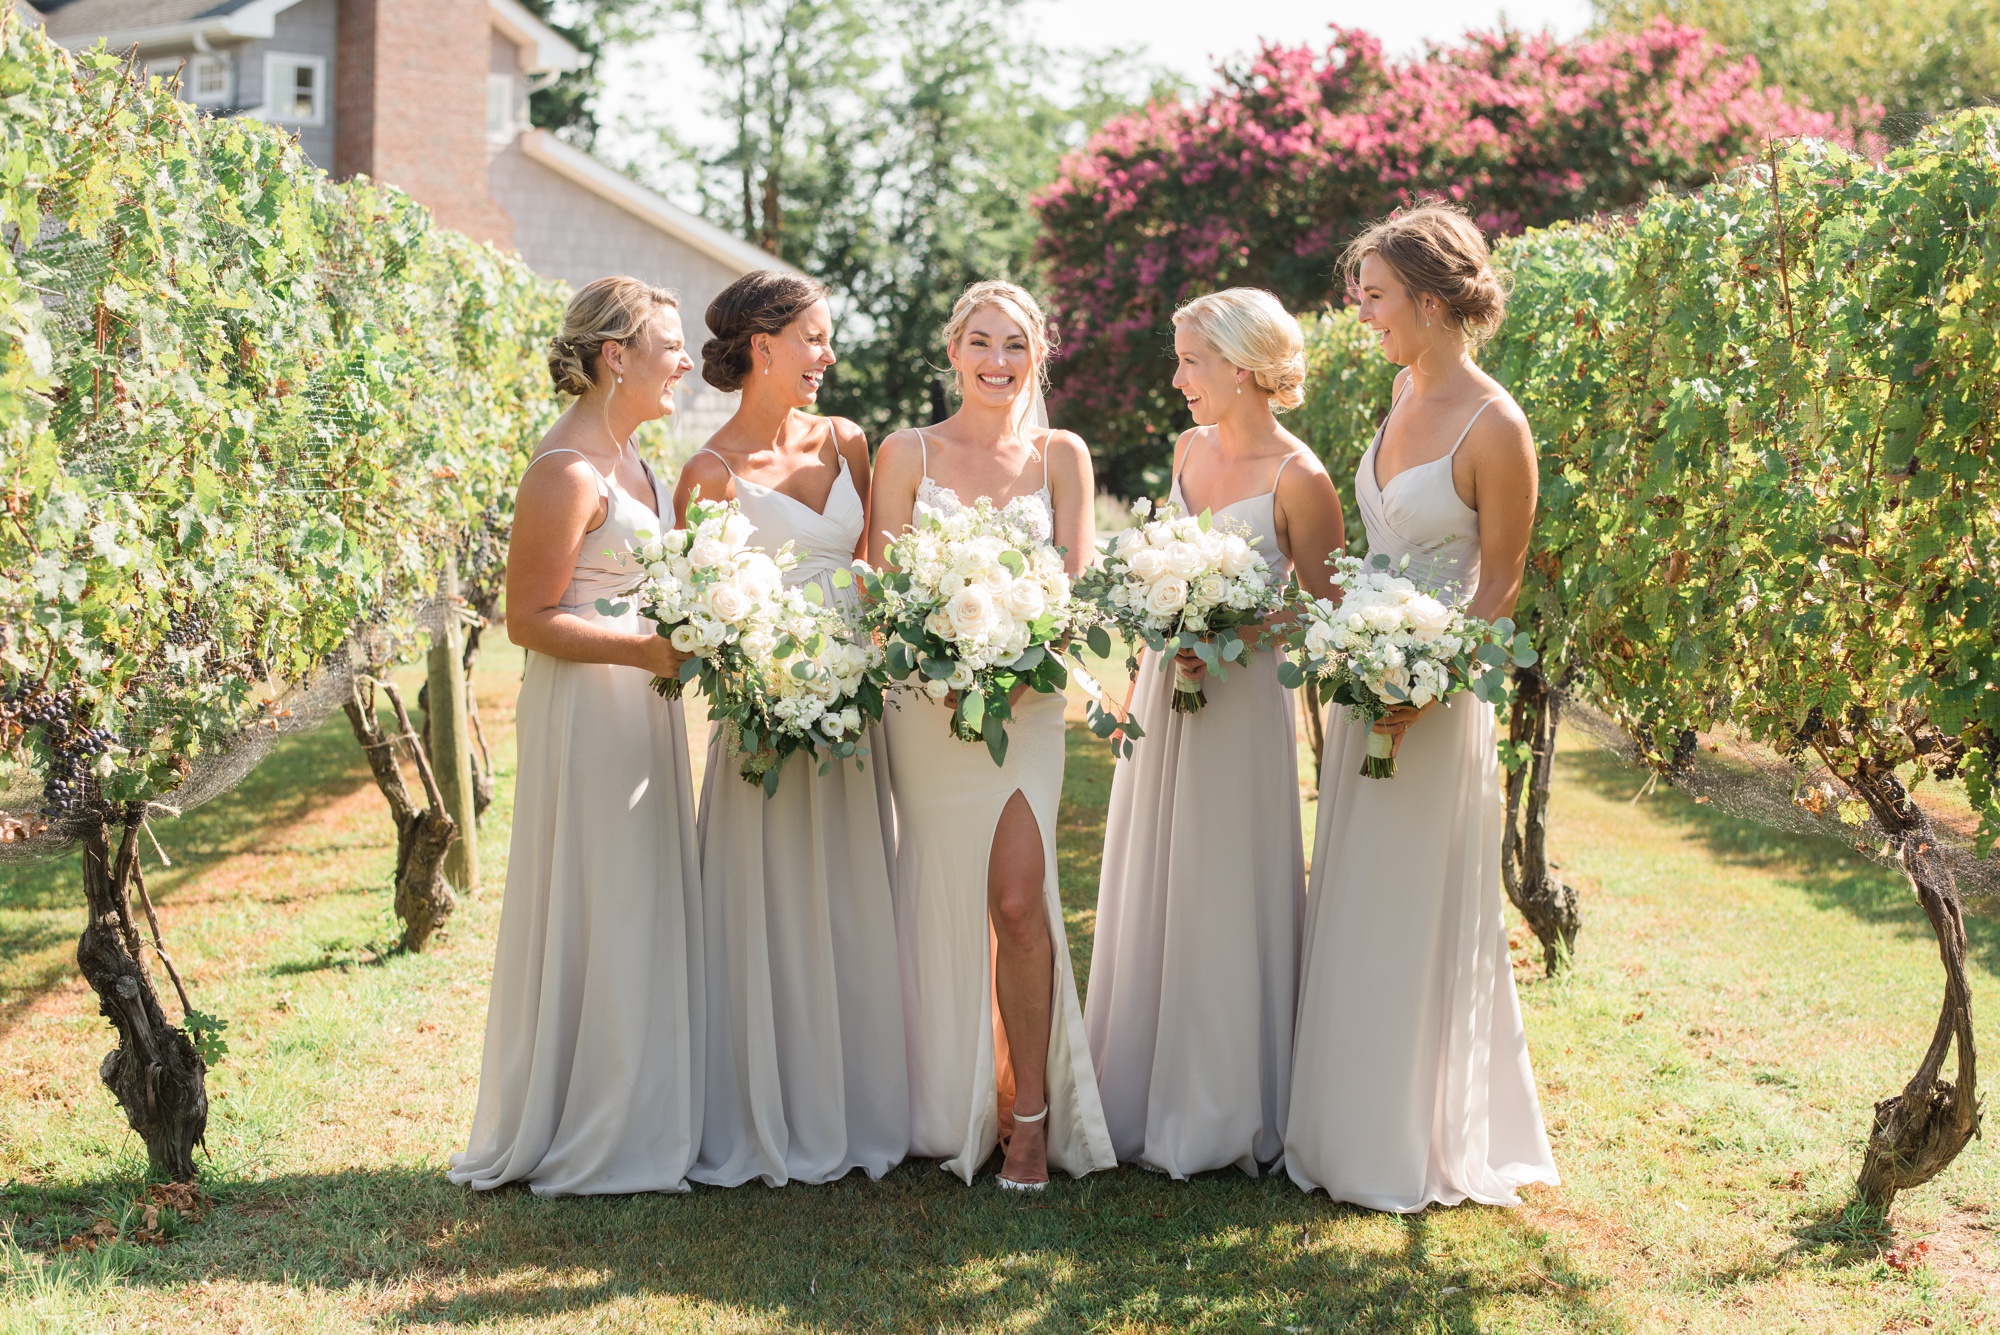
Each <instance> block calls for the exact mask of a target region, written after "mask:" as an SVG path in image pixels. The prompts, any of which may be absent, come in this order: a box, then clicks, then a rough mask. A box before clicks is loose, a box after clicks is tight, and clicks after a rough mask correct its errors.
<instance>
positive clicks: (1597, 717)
mask: <svg viewBox="0 0 2000 1335" xmlns="http://www.w3.org/2000/svg"><path fill="white" fill-rule="evenodd" d="M1562 722H1563V725H1564V726H1565V727H1570V728H1575V729H1577V730H1578V731H1579V732H1582V733H1583V734H1584V735H1585V736H1587V737H1589V738H1590V739H1591V740H1592V741H1593V742H1595V743H1596V744H1597V745H1598V746H1600V747H1602V748H1603V749H1605V750H1606V751H1609V752H1611V753H1612V754H1613V755H1616V756H1618V757H1619V758H1621V759H1623V760H1627V761H1630V762H1632V763H1633V764H1634V765H1636V766H1645V765H1646V748H1645V747H1644V746H1643V745H1642V744H1641V743H1640V742H1638V741H1636V740H1635V739H1634V738H1633V737H1632V735H1631V734H1630V733H1628V732H1627V731H1625V729H1623V728H1621V727H1620V726H1619V725H1618V721H1617V720H1616V719H1614V718H1612V717H1611V716H1610V715H1609V714H1606V713H1605V712H1604V711H1603V710H1601V709H1598V708H1597V707H1596V706H1594V705H1592V704H1591V703H1590V702H1589V701H1588V700H1584V699H1582V698H1580V697H1578V696H1575V695H1569V696H1565V697H1563V700H1562ZM1689 740H1690V743H1691V744H1690V745H1689V746H1687V747H1686V748H1684V751H1683V753H1682V754H1680V755H1679V756H1677V757H1676V758H1675V762H1674V763H1673V764H1672V765H1671V766H1670V767H1669V768H1667V769H1666V770H1664V771H1661V770H1652V769H1650V768H1648V769H1644V770H1641V771H1639V772H1638V773H1636V774H1635V776H1634V781H1635V782H1644V783H1650V782H1653V781H1654V780H1653V778H1652V776H1653V775H1654V774H1657V775H1659V781H1662V782H1665V783H1668V784H1671V785H1672V786H1673V787H1675V788H1677V789H1679V790H1680V791H1681V792H1684V793H1686V794H1687V795H1688V796H1690V797H1692V798H1693V799H1694V800H1695V801H1697V802H1700V803H1702V804H1703V805H1705V806H1709V807H1712V808H1713V809H1714V810H1716V811H1718V812H1721V813H1722V814H1724V815H1727V816H1733V817H1735V818H1736V819H1738V820H1746V821H1752V822H1755V823H1756V824H1758V825H1763V826H1768V827H1769V828H1771V829H1775V830H1781V831H1784V832H1785V833H1787V834H1810V835H1824V836H1826V837H1828V838H1832V839H1837V840H1839V841H1840V842H1841V843H1843V844H1846V845H1847V846H1849V847H1851V848H1852V849H1853V850H1854V851H1855V852H1857V853H1859V854H1861V855H1863V856H1865V857H1869V858H1872V859H1874V860H1875V861H1877V862H1880V863H1882V864H1883V865H1884V866H1887V867H1892V868H1894V867H1897V866H1898V864H1897V861H1896V856H1895V852H1894V850H1893V848H1891V847H1890V846H1889V837H1888V832H1887V831H1885V830H1884V829H1883V828H1882V827H1881V825H1880V824H1878V823H1877V822H1876V820H1875V818H1874V817H1873V816H1871V815H1869V814H1868V810H1867V808H1866V807H1864V806H1863V805H1862V804H1861V803H1859V802H1856V801H1854V800H1853V799H1852V798H1851V797H1850V796H1848V794H1847V791H1846V786H1845V785H1844V784H1842V783H1841V781H1840V779H1839V778H1838V777H1837V776H1836V775H1835V774H1834V773H1833V771H1831V770H1830V769H1828V768H1827V767H1826V766H1825V765H1824V764H1822V763H1820V762H1819V761H1818V760H1817V759H1816V758H1813V759H1807V758H1806V757H1808V756H1810V755H1811V753H1810V752H1801V753H1800V756H1799V757H1798V758H1793V759H1788V758H1786V757H1785V756H1781V755H1779V754H1778V753H1777V752H1775V751H1773V750H1771V749H1770V748H1769V747H1766V746H1762V745H1760V744H1758V743H1757V742H1755V741H1753V740H1751V739H1750V738H1749V737H1746V736H1744V735H1743V734H1742V733H1740V732H1737V731H1735V730H1734V729H1730V728H1726V727H1725V728H1719V729H1717V730H1715V731H1713V732H1701V733H1696V734H1695V735H1694V736H1693V737H1692V738H1691V739H1689ZM1639 774H1644V775H1645V776H1646V777H1645V778H1643V779H1641V778H1640V777H1639ZM1914 796H1915V798H1916V801H1917V803H1918V805H1919V806H1921V807H1923V808H1924V810H1925V812H1926V814H1928V815H1929V816H1930V818H1931V826H1932V829H1933V830H1934V831H1935V833H1936V835H1937V841H1938V850H1939V852H1940V853H1941V854H1942V856H1943V858H1944V861H1945V864H1946V865H1947V866H1949V867H1950V868H1951V870H1952V874H1953V875H1954V876H1955V877H1956V878H1957V881H1958V887H1959V889H1960V890H1963V891H1966V892H1968V893H1974V894H1982V895H2000V861H1996V860H1995V859H1994V858H1993V857H1991V856H1988V857H1985V858H1981V857H1980V856H1979V852H1978V848H1977V844H1976V827H1977V823H1978V822H1977V818H1976V817H1974V816H1973V815H1972V814H1971V813H1970V812H1963V811H1955V810H1953V809H1952V803H1951V802H1950V800H1949V799H1948V798H1933V797H1932V796H1931V795H1930V794H1928V793H1926V792H1925V791H1924V789H1923V788H1921V787H1919V788H1918V789H1917V790H1916V791H1915V794H1914Z"/></svg>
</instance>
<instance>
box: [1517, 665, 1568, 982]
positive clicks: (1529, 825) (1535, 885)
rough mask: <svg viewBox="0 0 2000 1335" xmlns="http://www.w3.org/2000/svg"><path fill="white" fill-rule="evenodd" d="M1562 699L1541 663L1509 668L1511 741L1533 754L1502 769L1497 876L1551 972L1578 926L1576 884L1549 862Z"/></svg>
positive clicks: (1562, 962) (1562, 963) (1564, 961)
mask: <svg viewBox="0 0 2000 1335" xmlns="http://www.w3.org/2000/svg"><path fill="white" fill-rule="evenodd" d="M1561 719H1562V701H1561V697H1560V696H1558V695H1557V693H1556V692H1555V691H1554V690H1553V689H1551V688H1550V686H1549V680H1548V678H1547V677H1546V676H1544V675H1543V673H1542V670H1541V669H1540V668H1519V669H1516V670H1515V674H1514V708H1513V711H1512V713H1511V714H1510V715H1509V717H1508V722H1507V734H1508V740H1509V741H1510V742H1512V743H1514V745H1515V747H1516V748H1517V751H1516V754H1519V752H1518V748H1519V747H1520V746H1521V745H1522V744H1524V743H1525V744H1526V745H1527V746H1528V747H1529V748H1530V751H1531V753H1532V754H1531V759H1530V760H1529V762H1528V763H1527V764H1525V765H1521V766H1519V767H1517V768H1515V769H1514V770H1512V771H1510V772H1509V773H1508V775H1507V829H1506V833H1505V835H1504V836H1503V837H1502V840H1501V845H1500V870H1501V879H1502V880H1503V881H1504V883H1505V884H1506V886H1507V898H1508V899H1510V900H1512V901H1513V903H1514V907H1515V908H1517V909H1519V910H1520V911H1521V916H1522V917H1523V918H1525V919H1527V921H1528V926H1529V928H1530V929H1531V930H1532V931H1533V932H1534V934H1535V936H1536V938H1537V939H1538V940H1540V941H1541V943H1542V965H1543V968H1545V969H1546V970H1547V971H1548V975H1549V976H1550V977H1552V978H1553V977H1554V976H1555V975H1556V974H1557V973H1559V972H1560V971H1561V970H1562V969H1563V968H1565V967H1566V966H1567V965H1568V963H1569V960H1570V957H1571V956H1572V954H1573V953H1574V952H1575V950H1576V934H1577V932H1578V931H1580V930H1581V929H1582V927H1583V913H1582V908H1581V906H1580V905H1579V904H1578V902H1577V897H1576V889H1575V887H1573V886H1569V885H1565V884H1564V883H1563V880H1562V878H1561V877H1560V876H1558V875H1556V870H1557V869H1556V867H1555V865H1554V864H1553V863H1551V862H1550V861H1549V784H1550V782H1551V781H1552V780H1553V779H1554V777H1555V763H1556V729H1557V727H1558V725H1559V724H1560V722H1561Z"/></svg>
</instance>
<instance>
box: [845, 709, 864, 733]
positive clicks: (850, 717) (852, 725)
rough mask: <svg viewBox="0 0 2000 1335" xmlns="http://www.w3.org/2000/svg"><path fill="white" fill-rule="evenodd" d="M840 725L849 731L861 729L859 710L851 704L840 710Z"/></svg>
mask: <svg viewBox="0 0 2000 1335" xmlns="http://www.w3.org/2000/svg"><path fill="white" fill-rule="evenodd" d="M840 726H841V727H843V728H845V729H847V730H848V731H849V732H860V731H861V711H860V710H858V709H856V708H855V707H854V706H853V705H849V706H848V707H847V708H845V709H843V710H841V711H840Z"/></svg>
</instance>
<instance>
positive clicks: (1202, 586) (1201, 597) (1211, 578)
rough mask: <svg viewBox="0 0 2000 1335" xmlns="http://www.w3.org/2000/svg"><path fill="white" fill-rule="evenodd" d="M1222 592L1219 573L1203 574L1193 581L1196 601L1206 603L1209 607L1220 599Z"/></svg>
mask: <svg viewBox="0 0 2000 1335" xmlns="http://www.w3.org/2000/svg"><path fill="white" fill-rule="evenodd" d="M1223 592H1224V590H1223V586H1222V576H1220V575H1203V576H1202V577H1201V578H1200V579H1199V580H1197V581H1196V582H1195V586H1194V597H1195V598H1196V599H1197V600H1198V601H1200V602H1204V603H1206V604H1208V605H1209V606H1210V607H1213V606H1215V605H1216V604H1217V603H1219V602H1221V601H1222V595H1223Z"/></svg>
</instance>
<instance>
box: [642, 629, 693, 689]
mask: <svg viewBox="0 0 2000 1335" xmlns="http://www.w3.org/2000/svg"><path fill="white" fill-rule="evenodd" d="M638 657H639V661H638V662H637V663H635V664H634V665H633V666H635V667H641V668H644V669H645V670H646V671H648V672H650V673H652V674H653V675H654V676H656V677H666V678H668V679H673V678H676V677H678V676H680V674H681V664H683V663H685V662H687V659H688V656H687V655H686V654H684V653H682V652H681V651H680V650H678V649H676V648H674V644H673V641H672V640H669V639H668V638H667V637H666V636H664V635H655V636H653V637H652V639H650V640H649V641H647V643H646V644H645V645H644V646H643V647H641V648H640V650H639V656H638Z"/></svg>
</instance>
